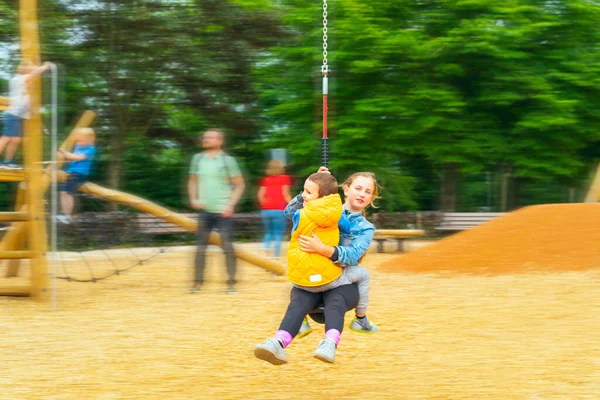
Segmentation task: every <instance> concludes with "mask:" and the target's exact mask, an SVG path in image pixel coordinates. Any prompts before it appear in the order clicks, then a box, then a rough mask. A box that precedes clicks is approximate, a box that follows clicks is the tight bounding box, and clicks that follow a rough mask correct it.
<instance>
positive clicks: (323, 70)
mask: <svg viewBox="0 0 600 400" xmlns="http://www.w3.org/2000/svg"><path fill="white" fill-rule="evenodd" d="M321 73H322V74H323V75H327V74H328V73H329V66H328V65H327V0H323V66H322V67H321Z"/></svg>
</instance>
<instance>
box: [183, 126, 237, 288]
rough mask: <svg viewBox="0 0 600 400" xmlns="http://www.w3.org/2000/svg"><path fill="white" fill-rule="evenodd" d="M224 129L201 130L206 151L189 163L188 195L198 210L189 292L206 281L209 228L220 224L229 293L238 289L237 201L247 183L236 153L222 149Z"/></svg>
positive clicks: (195, 156)
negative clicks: (235, 238) (236, 159)
mask: <svg viewBox="0 0 600 400" xmlns="http://www.w3.org/2000/svg"><path fill="white" fill-rule="evenodd" d="M223 140H224V134H223V131H221V130H219V129H209V130H207V131H205V132H204V133H203V134H202V147H203V148H204V151H203V152H202V153H198V154H196V155H194V157H193V158H192V162H191V164H190V171H189V178H188V184H187V189H188V196H189V199H190V206H191V207H192V208H193V209H194V210H198V211H199V217H198V234H197V251H196V261H195V273H194V285H193V286H192V288H191V290H190V293H197V292H199V291H200V286H201V285H202V284H203V283H204V267H205V263H206V247H207V246H208V237H209V235H210V232H211V231H212V230H213V229H214V228H217V229H218V231H219V234H220V235H221V243H222V244H221V246H222V247H223V252H224V253H225V262H226V264H227V274H228V275H229V280H228V281H227V283H228V289H227V292H226V293H228V294H234V293H237V292H236V290H235V272H236V258H235V253H234V251H233V245H232V233H233V221H232V219H231V216H232V215H233V210H234V208H235V205H236V204H237V203H238V201H239V200H240V198H241V197H242V194H243V193H244V188H245V183H244V178H243V176H242V174H241V172H240V168H239V166H238V164H237V162H236V161H235V159H234V158H233V157H231V156H230V155H228V154H226V153H224V152H223V149H222V148H223Z"/></svg>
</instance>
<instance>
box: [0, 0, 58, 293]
mask: <svg viewBox="0 0 600 400" xmlns="http://www.w3.org/2000/svg"><path fill="white" fill-rule="evenodd" d="M37 10H38V8H37V0H21V1H20V7H19V19H20V32H21V55H22V59H23V60H25V61H31V62H33V63H34V64H35V65H40V64H41V62H40V60H41V58H40V39H39V36H40V35H39V29H38V20H37ZM29 86H30V88H29V99H30V110H31V116H30V118H29V119H28V120H25V123H24V124H23V158H24V161H25V163H24V164H25V176H26V180H27V191H26V194H25V204H26V205H27V209H26V210H24V211H26V212H27V213H29V220H28V222H25V223H24V224H25V225H26V226H27V228H26V230H27V239H26V240H27V243H28V246H29V251H28V252H22V253H23V255H25V253H29V254H30V257H32V258H33V259H32V260H31V295H32V296H33V297H34V298H36V299H39V300H43V299H45V298H46V297H47V295H48V294H49V293H50V291H49V283H50V282H49V279H48V266H47V260H46V252H47V250H48V237H47V232H46V217H45V214H44V188H43V183H44V182H43V168H42V160H43V151H42V148H43V140H42V120H41V117H40V106H41V103H42V83H41V77H40V76H36V77H34V78H32V79H30V80H29ZM19 211H20V210H19ZM10 253H11V252H10V251H7V252H5V253H4V254H6V255H10ZM14 253H20V252H19V251H16V252H14ZM0 256H1V255H0ZM6 258H13V257H6Z"/></svg>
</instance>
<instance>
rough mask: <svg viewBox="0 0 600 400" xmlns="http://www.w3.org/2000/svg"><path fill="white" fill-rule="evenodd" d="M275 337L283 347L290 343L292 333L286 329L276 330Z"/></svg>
mask: <svg viewBox="0 0 600 400" xmlns="http://www.w3.org/2000/svg"><path fill="white" fill-rule="evenodd" d="M275 339H277V340H279V341H280V342H281V343H282V344H283V348H284V349H285V348H286V347H288V346H289V345H290V343H292V339H294V338H293V337H292V335H291V334H290V333H289V332H288V331H277V332H275Z"/></svg>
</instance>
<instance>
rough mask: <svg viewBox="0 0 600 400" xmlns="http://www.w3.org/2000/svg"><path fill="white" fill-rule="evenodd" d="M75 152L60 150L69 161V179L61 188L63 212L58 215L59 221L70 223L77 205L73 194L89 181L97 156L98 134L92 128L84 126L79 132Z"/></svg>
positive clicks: (60, 153) (67, 169) (67, 170)
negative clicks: (93, 162) (96, 143)
mask: <svg viewBox="0 0 600 400" xmlns="http://www.w3.org/2000/svg"><path fill="white" fill-rule="evenodd" d="M75 141H76V142H75V147H74V148H73V152H68V151H66V150H62V149H61V150H58V153H59V155H62V156H63V157H64V159H65V160H67V161H69V165H68V166H67V168H66V170H65V171H66V172H67V173H68V176H67V181H66V182H65V183H64V184H62V185H61V186H60V188H59V191H60V205H61V210H62V213H61V214H58V215H57V216H56V219H57V221H58V222H62V223H63V224H67V225H68V224H70V223H71V222H72V219H71V216H72V214H73V209H74V207H75V199H74V197H73V195H74V194H75V193H77V190H79V188H80V187H81V185H83V184H84V183H85V182H87V180H88V177H89V175H90V170H91V168H92V161H93V160H94V157H95V156H96V145H95V142H96V134H95V133H94V130H93V129H92V128H82V129H80V130H79V131H78V132H77V136H76V139H75Z"/></svg>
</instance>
